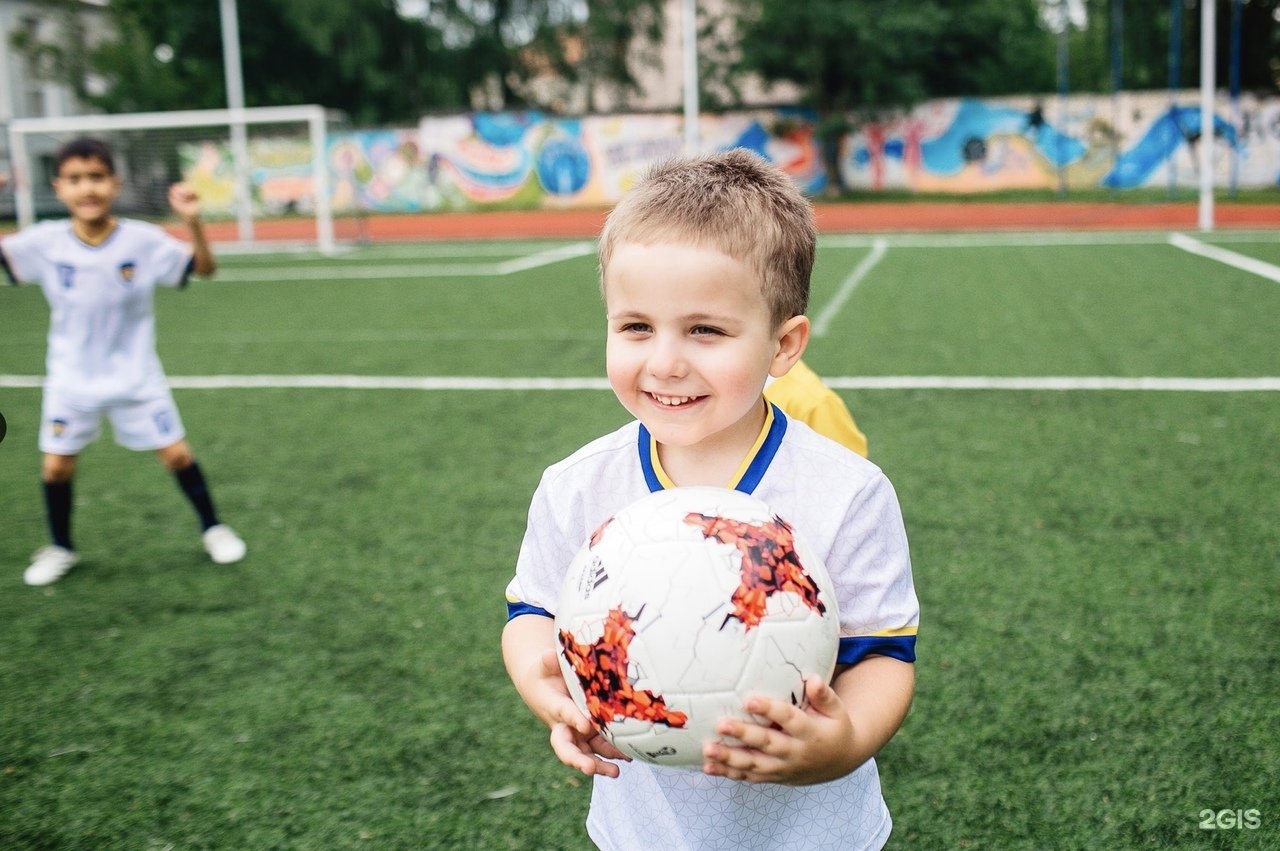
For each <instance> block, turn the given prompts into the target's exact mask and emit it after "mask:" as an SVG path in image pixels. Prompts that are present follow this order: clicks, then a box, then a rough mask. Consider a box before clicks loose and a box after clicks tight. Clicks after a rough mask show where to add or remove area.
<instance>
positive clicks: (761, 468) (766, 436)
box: [636, 402, 787, 493]
mask: <svg viewBox="0 0 1280 851" xmlns="http://www.w3.org/2000/svg"><path fill="white" fill-rule="evenodd" d="M786 432H787V415H786V414H784V413H782V409H781V408H779V407H778V406H777V405H775V404H773V403H772V402H770V403H769V404H768V406H767V407H766V409H765V417H764V426H763V427H761V429H760V435H759V437H757V438H756V442H755V445H753V446H752V447H751V450H750V451H749V452H747V457H746V458H743V459H742V466H740V467H739V468H738V472H737V473H735V474H734V476H733V480H732V481H730V482H729V484H728V485H727V486H726V487H730V488H733V489H734V490H740V491H742V492H743V493H751V492H753V491H754V490H755V489H756V485H758V484H760V479H761V478H763V476H764V473H765V470H767V469H769V464H770V462H772V461H773V456H774V455H776V454H778V447H779V446H781V445H782V436H783V435H784V434H786ZM636 448H637V450H639V453H640V469H641V470H643V471H644V480H645V484H647V485H648V486H649V491H650V492H654V491H660V490H666V489H667V488H673V487H675V486H676V484H675V482H673V481H671V478H670V477H669V476H668V475H667V474H666V472H665V471H664V470H663V469H662V464H661V462H659V461H658V442H657V441H656V440H654V438H653V435H651V434H650V433H649V430H648V429H647V428H645V427H644V423H641V424H640V436H639V438H638V439H637V441H636Z"/></svg>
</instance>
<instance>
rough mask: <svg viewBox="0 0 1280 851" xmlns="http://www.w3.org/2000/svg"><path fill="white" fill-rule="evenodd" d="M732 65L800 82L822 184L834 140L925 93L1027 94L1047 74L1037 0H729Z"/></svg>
mask: <svg viewBox="0 0 1280 851" xmlns="http://www.w3.org/2000/svg"><path fill="white" fill-rule="evenodd" d="M735 5H736V10H737V12H738V16H739V18H740V21H741V24H740V34H741V40H740V58H739V59H738V61H737V63H736V68H735V70H736V71H737V72H739V73H740V72H743V71H749V72H755V73H757V74H759V75H760V76H761V77H762V78H763V79H765V80H766V81H770V82H779V81H788V82H792V83H796V84H798V85H800V86H801V87H802V88H803V89H804V91H805V93H806V99H807V100H808V102H809V104H810V105H811V106H813V107H814V108H815V109H817V111H818V113H819V115H820V117H821V119H822V123H821V124H820V126H819V131H820V135H821V136H822V137H824V138H823V139H822V141H823V142H824V144H823V147H824V152H825V158H826V161H827V173H828V178H829V180H828V185H829V186H830V187H831V188H833V189H838V188H839V186H840V182H839V169H838V168H837V164H836V161H835V155H836V150H835V146H834V144H832V142H833V140H834V138H836V137H837V136H838V135H839V134H840V133H842V132H843V131H845V130H846V129H847V125H846V123H845V122H846V120H847V119H849V118H853V119H854V120H862V121H865V120H870V119H872V118H874V117H875V116H876V115H878V114H880V113H882V112H883V111H886V110H889V109H897V108H902V107H909V106H910V105H912V104H914V103H916V102H918V101H920V100H922V99H924V98H926V97H931V96H942V95H959V94H966V95H979V94H996V93H1005V92H1009V91H1015V90H1022V91H1025V90H1026V89H1027V88H1028V87H1029V86H1037V85H1040V86H1043V85H1045V84H1046V83H1048V82H1049V81H1051V80H1052V76H1051V75H1052V52H1051V49H1050V46H1049V45H1050V42H1049V41H1048V34H1047V33H1046V31H1045V30H1044V29H1043V27H1042V26H1041V24H1040V20H1039V17H1038V12H1039V6H1038V4H1037V0H806V2H804V3H796V2H793V0H735Z"/></svg>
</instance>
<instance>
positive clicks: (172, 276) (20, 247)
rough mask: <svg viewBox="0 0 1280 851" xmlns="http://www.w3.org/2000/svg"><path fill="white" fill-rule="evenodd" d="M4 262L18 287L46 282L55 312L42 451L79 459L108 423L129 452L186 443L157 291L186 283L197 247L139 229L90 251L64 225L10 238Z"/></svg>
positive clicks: (130, 226) (1, 243)
mask: <svg viewBox="0 0 1280 851" xmlns="http://www.w3.org/2000/svg"><path fill="white" fill-rule="evenodd" d="M0 255H2V256H3V260H4V265H5V267H6V271H7V272H8V273H9V277H10V278H11V279H12V281H13V282H14V283H18V282H39V284H40V289H41V290H42V291H43V293H44V296H45V299H46V300H47V301H48V302H49V310H50V316H49V337H48V353H47V356H46V359H45V383H44V400H43V404H42V413H41V425H40V449H41V451H43V452H49V453H54V454H63V455H74V454H76V453H78V452H79V451H80V450H81V449H83V448H84V447H85V446H86V445H87V444H88V443H90V442H92V441H93V440H94V439H96V438H97V436H98V430H99V425H100V422H101V418H102V416H103V415H104V414H105V415H107V416H108V417H109V418H110V419H111V423H112V428H113V430H114V432H115V437H116V440H117V441H118V442H119V443H120V444H122V445H123V446H125V447H127V448H129V449H139V450H145V449H160V448H162V447H164V446H168V445H171V444H173V443H175V442H177V441H178V440H180V439H182V437H183V435H184V432H183V428H182V421H181V418H180V417H179V415H178V409H177V407H176V406H175V405H174V403H173V396H172V394H171V393H170V391H169V387H168V384H167V383H166V382H165V376H164V370H163V368H162V367H161V366H160V358H159V356H158V355H157V354H156V345H155V313H154V310H153V304H152V299H153V296H154V294H155V288H156V287H157V286H169V287H176V286H181V285H183V284H185V283H186V281H187V277H188V276H189V275H190V273H191V270H192V265H193V255H192V250H191V247H190V246H189V245H187V244H186V243H184V242H182V241H181V240H178V239H176V238H174V237H173V236H170V235H169V234H168V233H166V232H165V231H164V230H162V229H161V228H159V227H157V226H155V225H152V224H149V223H147V222H141V221H135V220H132V219H118V220H117V222H116V228H115V230H114V231H113V232H112V233H111V235H110V236H109V237H107V239H106V241H104V242H103V243H102V244H100V245H88V244H86V243H84V242H82V241H81V240H80V239H79V238H78V237H76V235H75V232H74V231H73V230H72V223H71V222H70V221H69V220H60V221H49V222H41V223H39V224H36V225H33V226H32V227H29V228H26V229H24V230H22V231H20V232H18V233H15V234H12V235H10V236H7V237H5V238H4V239H3V240H0Z"/></svg>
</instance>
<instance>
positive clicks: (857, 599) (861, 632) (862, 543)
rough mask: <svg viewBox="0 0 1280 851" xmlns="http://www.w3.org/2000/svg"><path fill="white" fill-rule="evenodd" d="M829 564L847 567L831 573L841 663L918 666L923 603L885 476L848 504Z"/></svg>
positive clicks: (872, 483)
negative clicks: (875, 660) (874, 659)
mask: <svg viewBox="0 0 1280 851" xmlns="http://www.w3.org/2000/svg"><path fill="white" fill-rule="evenodd" d="M831 564H839V565H843V566H844V569H839V570H833V571H832V572H833V578H835V580H836V583H837V594H838V597H839V600H840V621H841V632H840V635H841V638H840V652H839V657H838V659H839V661H840V662H841V663H842V664H853V663H855V662H858V661H861V660H862V659H864V658H866V657H867V656H871V655H881V656H892V657H893V658H895V659H900V660H902V661H904V662H914V661H915V645H916V631H917V628H918V626H919V624H920V604H919V601H918V600H917V599H916V593H915V584H914V582H913V580H912V576H911V556H910V552H909V549H908V546H907V533H906V529H905V527H904V524H903V520H902V510H901V508H900V507H899V505H898V498H897V494H896V493H895V492H894V490H893V485H892V484H890V482H889V480H888V479H887V478H886V477H885V476H884V474H883V473H880V474H878V475H876V476H875V477H874V478H872V479H871V480H870V481H869V482H868V483H867V485H866V487H864V488H862V490H861V491H860V492H859V493H858V495H857V498H856V499H855V500H854V501H853V502H852V503H851V504H850V506H849V508H848V511H847V514H846V517H845V522H844V524H843V526H842V527H841V531H840V534H839V537H838V539H837V540H836V543H835V547H834V548H833V552H832V554H831V556H830V564H829V565H828V566H829V567H830V566H831Z"/></svg>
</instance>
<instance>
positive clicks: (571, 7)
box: [422, 0, 663, 109]
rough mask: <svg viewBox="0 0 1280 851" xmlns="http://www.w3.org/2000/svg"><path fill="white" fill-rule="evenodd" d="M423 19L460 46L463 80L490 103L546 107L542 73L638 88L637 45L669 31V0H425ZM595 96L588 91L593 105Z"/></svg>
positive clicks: (626, 90) (622, 95)
mask: <svg viewBox="0 0 1280 851" xmlns="http://www.w3.org/2000/svg"><path fill="white" fill-rule="evenodd" d="M422 5H423V11H422V16H423V19H424V20H426V21H427V22H429V23H430V24H431V25H432V26H434V27H435V28H436V29H438V30H439V31H441V32H442V33H443V34H444V38H445V41H446V43H448V44H449V45H450V46H451V47H452V48H453V49H454V59H455V63H456V64H455V73H456V74H457V76H458V80H459V83H460V84H461V85H463V86H464V87H465V88H466V89H467V90H468V91H470V92H472V93H473V94H478V95H479V100H480V101H481V102H482V103H481V105H482V106H484V107H486V108H490V109H518V108H523V107H530V106H536V107H546V106H551V105H553V104H548V103H545V102H543V99H542V98H541V97H540V94H539V90H538V87H537V86H535V85H531V84H532V83H533V82H534V81H535V80H536V79H538V78H539V77H541V78H542V79H544V80H546V79H549V78H558V79H559V80H560V81H563V82H564V83H566V84H568V85H573V84H581V85H584V86H586V87H587V89H588V90H589V92H590V91H593V90H595V89H597V88H599V87H609V88H612V89H613V94H614V95H615V98H617V99H619V100H622V101H624V102H625V100H626V97H627V96H628V95H629V94H630V93H633V92H634V91H635V90H636V88H637V84H636V80H635V76H634V74H633V73H632V70H631V67H630V64H629V63H630V60H631V58H632V51H633V49H635V50H639V51H641V52H642V53H643V51H644V50H645V49H646V47H651V46H652V45H654V44H656V43H657V42H658V41H659V40H660V39H661V36H662V14H661V13H662V6H663V2H662V0H610V2H600V1H599V0H597V2H594V3H588V2H587V0H489V2H477V0H424V2H423V4H422ZM592 100H593V98H592V97H591V96H590V95H588V98H587V101H588V105H590V102H591V101H592Z"/></svg>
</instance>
